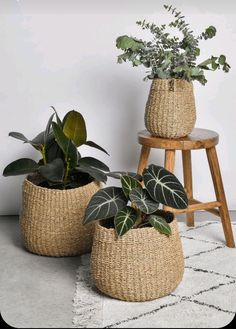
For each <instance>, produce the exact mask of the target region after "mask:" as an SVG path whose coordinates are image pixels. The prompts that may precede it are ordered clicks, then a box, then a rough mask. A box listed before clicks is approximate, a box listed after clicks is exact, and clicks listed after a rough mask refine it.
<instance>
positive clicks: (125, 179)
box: [121, 175, 141, 198]
mask: <svg viewBox="0 0 236 329" xmlns="http://www.w3.org/2000/svg"><path fill="white" fill-rule="evenodd" d="M121 185H122V189H123V192H124V193H125V195H126V197H127V198H128V197H129V194H130V192H131V191H132V190H133V189H134V188H136V187H141V184H140V182H139V181H138V180H137V179H135V178H133V177H131V176H128V175H123V176H122V177H121Z"/></svg>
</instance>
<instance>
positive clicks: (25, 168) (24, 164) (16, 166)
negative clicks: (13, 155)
mask: <svg viewBox="0 0 236 329" xmlns="http://www.w3.org/2000/svg"><path fill="white" fill-rule="evenodd" d="M38 169H39V165H38V164H37V162H35V161H34V160H32V159H28V158H22V159H18V160H15V161H13V162H11V163H10V164H9V165H8V166H6V168H5V169H4V171H3V176H17V175H24V174H29V173H33V172H35V171H37V170H38Z"/></svg>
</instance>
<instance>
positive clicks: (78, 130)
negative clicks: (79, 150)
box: [63, 111, 87, 147]
mask: <svg viewBox="0 0 236 329" xmlns="http://www.w3.org/2000/svg"><path fill="white" fill-rule="evenodd" d="M63 132H64V134H65V135H66V137H67V138H69V139H71V140H72V141H73V142H74V143H75V145H76V146H77V147H78V146H80V145H83V144H84V143H85V142H86V139H87V131H86V125H85V121H84V118H83V116H82V114H81V113H79V112H77V111H70V112H68V113H67V115H66V118H65V121H64V123H63Z"/></svg>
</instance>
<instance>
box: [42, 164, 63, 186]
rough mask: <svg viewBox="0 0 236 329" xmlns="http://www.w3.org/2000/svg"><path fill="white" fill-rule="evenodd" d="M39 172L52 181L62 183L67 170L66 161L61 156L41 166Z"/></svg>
mask: <svg viewBox="0 0 236 329" xmlns="http://www.w3.org/2000/svg"><path fill="white" fill-rule="evenodd" d="M39 172H40V174H41V175H42V176H43V177H44V178H46V179H47V180H49V181H50V182H53V183H62V182H63V177H64V172H65V168H64V162H63V160H62V159H60V158H57V159H54V160H53V161H52V162H50V163H47V164H46V165H44V166H41V167H40V168H39Z"/></svg>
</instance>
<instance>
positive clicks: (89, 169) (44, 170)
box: [3, 107, 109, 189]
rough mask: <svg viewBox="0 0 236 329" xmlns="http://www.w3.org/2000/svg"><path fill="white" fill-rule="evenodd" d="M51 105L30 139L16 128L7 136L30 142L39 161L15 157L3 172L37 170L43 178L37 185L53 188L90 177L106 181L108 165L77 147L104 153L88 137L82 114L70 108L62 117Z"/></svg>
mask: <svg viewBox="0 0 236 329" xmlns="http://www.w3.org/2000/svg"><path fill="white" fill-rule="evenodd" d="M52 109H53V110H54V113H53V114H52V115H51V116H50V118H49V120H48V123H47V126H46V129H45V130H44V131H42V132H41V133H39V134H38V135H37V136H36V137H35V138H33V139H32V140H30V139H28V138H26V137H25V136H24V135H23V134H22V133H19V132H10V133H9V136H11V137H14V138H16V139H19V140H21V141H23V142H24V143H28V144H30V145H32V146H33V147H34V148H35V149H36V150H37V151H39V152H40V154H41V157H42V158H41V159H40V160H39V161H38V162H36V161H35V160H33V159H28V158H21V159H18V160H15V161H13V162H11V163H10V164H9V165H8V166H7V167H6V168H5V169H4V171H3V175H4V176H15V175H21V174H29V173H37V174H39V175H40V177H41V178H42V180H41V183H40V186H42V187H47V188H52V189H71V188H76V187H79V186H83V185H86V184H88V183H90V182H91V181H93V180H97V181H102V182H106V180H107V176H106V172H108V171H109V168H108V167H107V165H105V164H104V163H103V162H101V161H99V160H98V159H96V158H94V157H82V156H81V154H80V152H79V151H78V148H79V147H80V146H82V145H87V146H90V147H94V148H97V149H99V150H100V151H103V152H105V153H107V151H106V150H104V149H103V148H102V147H101V146H99V145H98V144H96V143H95V142H93V141H89V140H87V130H86V124H85V120H84V118H83V116H82V114H81V113H79V112H77V111H74V110H73V111H69V112H68V113H67V114H66V115H65V116H64V118H63V120H61V119H60V118H59V116H58V114H57V111H56V110H55V108H54V107H52ZM54 118H56V120H55V121H54ZM107 154H108V153H107Z"/></svg>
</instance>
